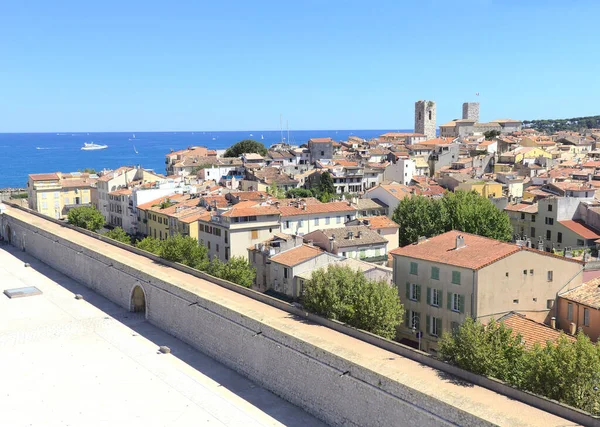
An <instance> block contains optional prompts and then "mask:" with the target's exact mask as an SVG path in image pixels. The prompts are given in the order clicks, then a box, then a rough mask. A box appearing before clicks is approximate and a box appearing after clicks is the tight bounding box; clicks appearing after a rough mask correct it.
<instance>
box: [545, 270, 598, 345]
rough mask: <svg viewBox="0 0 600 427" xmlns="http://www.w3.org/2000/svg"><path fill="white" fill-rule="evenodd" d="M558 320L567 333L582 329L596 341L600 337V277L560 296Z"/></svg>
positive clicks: (560, 326) (572, 333) (574, 332)
mask: <svg viewBox="0 0 600 427" xmlns="http://www.w3.org/2000/svg"><path fill="white" fill-rule="evenodd" d="M557 305H558V307H557V310H556V311H557V314H556V320H557V322H558V325H557V326H558V327H559V328H560V329H562V330H563V331H565V332H566V333H567V334H571V335H575V334H576V333H577V331H579V330H581V331H583V333H584V334H586V335H587V336H588V337H590V339H591V340H592V341H594V342H596V341H598V338H599V337H600V278H595V279H592V280H590V281H588V282H586V283H584V284H582V285H581V286H579V287H578V288H575V289H572V290H570V291H567V292H563V293H561V294H560V295H559V296H558V301H557Z"/></svg>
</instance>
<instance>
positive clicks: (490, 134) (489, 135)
mask: <svg viewBox="0 0 600 427" xmlns="http://www.w3.org/2000/svg"><path fill="white" fill-rule="evenodd" d="M483 136H485V139H486V140H488V141H491V140H492V139H495V138H498V137H499V136H500V131H499V130H495V129H492V130H488V131H487V132H483Z"/></svg>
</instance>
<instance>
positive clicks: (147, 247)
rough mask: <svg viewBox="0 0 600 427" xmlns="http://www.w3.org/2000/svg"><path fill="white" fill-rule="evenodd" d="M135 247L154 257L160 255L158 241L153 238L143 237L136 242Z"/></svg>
mask: <svg viewBox="0 0 600 427" xmlns="http://www.w3.org/2000/svg"><path fill="white" fill-rule="evenodd" d="M135 246H136V247H137V248H139V249H141V250H143V251H147V252H151V253H153V254H154V255H160V240H158V239H155V238H154V237H151V236H148V237H144V238H143V239H142V240H140V241H139V242H137V243H136V245H135Z"/></svg>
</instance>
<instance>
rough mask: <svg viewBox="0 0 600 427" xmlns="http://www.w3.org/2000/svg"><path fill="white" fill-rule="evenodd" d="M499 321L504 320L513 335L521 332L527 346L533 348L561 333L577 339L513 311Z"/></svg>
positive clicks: (554, 338)
mask: <svg viewBox="0 0 600 427" xmlns="http://www.w3.org/2000/svg"><path fill="white" fill-rule="evenodd" d="M498 321H501V322H503V323H504V325H505V326H506V327H508V328H510V329H512V331H513V335H515V336H516V335H517V334H520V335H521V338H522V340H523V341H522V342H523V344H524V345H525V347H526V348H532V347H533V346H534V345H535V344H539V345H541V346H542V347H543V346H545V345H546V343H547V342H548V341H550V342H554V341H556V340H557V339H558V338H559V337H560V336H561V335H565V336H566V337H567V338H568V339H569V340H571V341H575V338H573V337H572V336H570V335H566V334H564V332H562V331H560V330H556V329H552V328H551V327H550V326H546V325H544V324H543V323H538V322H536V321H534V320H531V319H528V318H527V317H525V316H524V315H523V314H519V313H515V312H511V313H509V314H507V315H506V316H503V317H501V318H500V319H498Z"/></svg>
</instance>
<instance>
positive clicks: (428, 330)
mask: <svg viewBox="0 0 600 427" xmlns="http://www.w3.org/2000/svg"><path fill="white" fill-rule="evenodd" d="M430 324H431V317H430V316H429V314H428V315H427V333H428V334H429V333H430V331H431V328H430Z"/></svg>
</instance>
